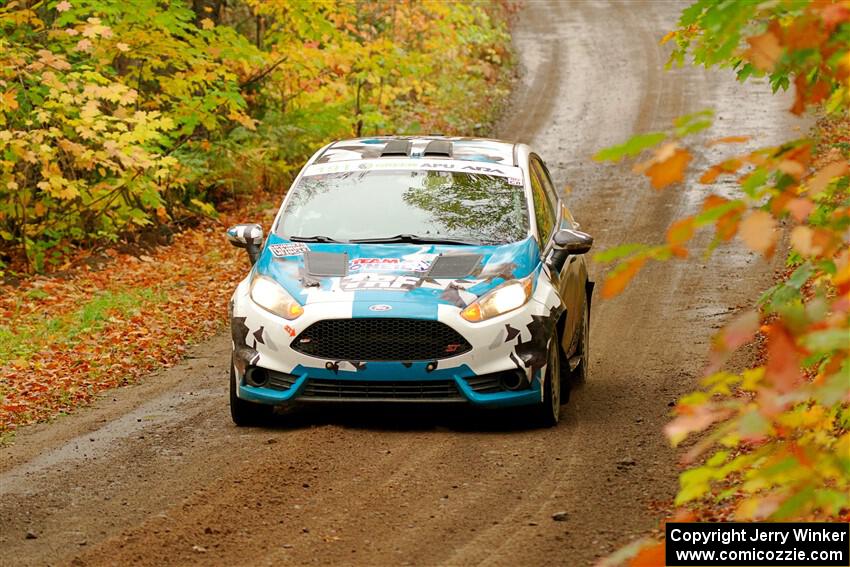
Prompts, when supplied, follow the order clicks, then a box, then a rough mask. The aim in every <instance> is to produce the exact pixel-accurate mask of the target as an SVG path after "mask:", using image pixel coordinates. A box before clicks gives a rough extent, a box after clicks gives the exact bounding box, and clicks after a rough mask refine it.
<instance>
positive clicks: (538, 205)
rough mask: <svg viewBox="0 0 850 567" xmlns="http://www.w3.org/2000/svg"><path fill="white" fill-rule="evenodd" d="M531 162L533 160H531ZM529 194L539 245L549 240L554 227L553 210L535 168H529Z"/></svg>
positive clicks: (541, 245) (542, 245) (543, 244)
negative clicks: (532, 204)
mask: <svg viewBox="0 0 850 567" xmlns="http://www.w3.org/2000/svg"><path fill="white" fill-rule="evenodd" d="M532 163H533V162H532ZM531 194H532V195H531V196H532V198H533V199H534V218H535V219H536V220H537V233H538V235H539V236H540V247H541V248H543V247H544V246H545V245H546V243H547V242H548V241H549V236H550V235H551V234H552V229H553V228H554V227H555V212H554V211H553V210H552V205H551V204H550V203H549V199H548V198H547V196H546V191H545V189H543V182H542V181H541V179H540V174H539V173H538V172H537V170H536V168H534V167H532V169H531Z"/></svg>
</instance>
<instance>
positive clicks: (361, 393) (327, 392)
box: [298, 378, 464, 402]
mask: <svg viewBox="0 0 850 567" xmlns="http://www.w3.org/2000/svg"><path fill="white" fill-rule="evenodd" d="M298 399H299V400H305V401H307V400H312V401H332V400H333V401H336V400H348V401H367V402H399V401H429V402H456V401H457V402H462V401H464V398H463V396H461V395H460V392H458V389H457V386H455V383H454V381H452V380H429V381H425V380H418V381H413V380H398V381H383V380H381V381H377V380H335V379H326V378H311V379H309V380H308V381H307V384H306V385H305V386H304V390H303V391H302V392H301V396H300V397H299V398H298Z"/></svg>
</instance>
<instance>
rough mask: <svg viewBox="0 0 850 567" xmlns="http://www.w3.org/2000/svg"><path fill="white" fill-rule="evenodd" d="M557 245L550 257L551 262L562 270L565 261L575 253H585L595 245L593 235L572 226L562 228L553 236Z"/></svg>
mask: <svg viewBox="0 0 850 567" xmlns="http://www.w3.org/2000/svg"><path fill="white" fill-rule="evenodd" d="M552 240H553V241H554V244H555V246H554V247H553V250H552V256H551V257H550V258H551V259H550V264H551V265H552V266H553V267H555V268H556V269H558V270H560V269H561V268H563V267H564V262H566V261H567V258H568V257H569V256H571V255H573V254H585V253H587V252H588V251H590V247H591V246H593V237H592V236H590V235H589V234H587V233H586V232H582V231H580V230H575V229H571V228H562V229H560V230H559V231H558V232H556V233H555V236H553V237H552Z"/></svg>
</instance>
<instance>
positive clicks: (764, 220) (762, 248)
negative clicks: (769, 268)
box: [740, 211, 779, 258]
mask: <svg viewBox="0 0 850 567" xmlns="http://www.w3.org/2000/svg"><path fill="white" fill-rule="evenodd" d="M740 236H741V239H742V240H743V241H744V244H746V245H747V247H748V248H750V249H751V250H755V251H756V252H758V253H760V254H762V255H763V256H765V257H768V258H769V257H770V256H771V255H773V250H774V249H775V247H776V241H777V240H778V238H779V233H778V232H777V226H776V219H774V218H773V215H771V214H770V213H768V212H765V211H753V212H752V213H750V214H749V216H747V218H745V219H744V220H743V222H741V226H740Z"/></svg>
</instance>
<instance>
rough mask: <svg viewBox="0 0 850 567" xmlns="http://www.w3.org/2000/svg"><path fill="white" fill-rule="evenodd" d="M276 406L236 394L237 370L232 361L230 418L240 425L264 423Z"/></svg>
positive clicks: (248, 425)
mask: <svg viewBox="0 0 850 567" xmlns="http://www.w3.org/2000/svg"><path fill="white" fill-rule="evenodd" d="M273 412H274V406H270V405H266V404H256V403H254V402H249V401H247V400H243V399H241V398H240V397H239V396H237V395H236V371H235V370H234V368H233V363H232V362H231V363H230V418H231V419H232V420H233V423H235V424H236V425H238V426H239V427H250V426H252V425H262V424H263V423H265V422H266V421H268V419H269V418H270V417H271V416H272V413H273Z"/></svg>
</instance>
